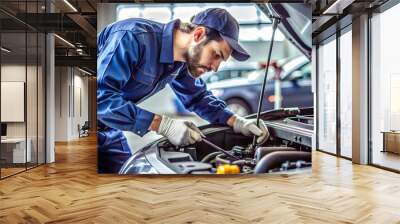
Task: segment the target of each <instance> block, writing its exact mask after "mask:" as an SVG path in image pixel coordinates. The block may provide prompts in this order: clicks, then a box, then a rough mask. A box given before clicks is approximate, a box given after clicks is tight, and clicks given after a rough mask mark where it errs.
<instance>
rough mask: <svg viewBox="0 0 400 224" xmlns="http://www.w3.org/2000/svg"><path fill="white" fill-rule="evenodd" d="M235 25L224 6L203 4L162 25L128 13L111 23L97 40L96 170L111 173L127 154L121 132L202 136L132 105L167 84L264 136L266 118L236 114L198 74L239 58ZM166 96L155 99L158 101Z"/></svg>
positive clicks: (219, 120)
mask: <svg viewBox="0 0 400 224" xmlns="http://www.w3.org/2000/svg"><path fill="white" fill-rule="evenodd" d="M238 36H239V24H238V22H237V21H236V20H235V19H234V18H233V17H232V15H231V14H229V13H228V12H227V11H226V10H224V9H219V8H211V9H206V10H204V11H202V12H200V13H198V14H197V15H195V16H194V17H192V20H191V22H190V23H184V22H181V21H180V20H173V21H171V22H169V23H167V24H162V23H158V22H154V21H150V20H145V19H137V18H134V19H126V20H122V21H119V22H116V23H113V24H110V25H108V26H107V27H106V28H105V29H104V30H103V31H102V32H101V33H100V34H99V36H98V38H97V48H98V54H97V73H98V76H97V84H98V86H97V106H98V107H97V118H98V127H99V128H98V134H97V137H98V171H99V173H116V172H118V171H119V169H120V167H121V166H122V165H123V163H124V162H125V161H126V160H127V159H128V158H129V157H130V156H131V149H130V148H129V146H128V142H127V139H126V137H125V136H124V134H123V132H122V131H131V132H134V133H135V134H137V135H139V136H141V137H142V136H143V135H145V134H146V133H147V132H149V131H155V132H157V133H158V134H161V135H163V136H165V137H166V138H168V140H169V141H170V142H171V143H172V144H174V145H188V144H193V143H195V142H197V141H201V136H200V133H198V132H197V131H196V130H194V129H192V128H190V127H189V126H188V125H186V124H185V123H184V122H185V121H183V120H177V119H173V118H170V117H167V116H162V115H158V114H154V113H152V112H150V111H147V110H145V109H142V108H140V107H138V106H136V104H138V103H140V102H142V101H144V100H145V99H147V98H148V97H150V96H151V95H153V94H155V93H156V92H158V91H160V90H161V89H163V88H164V87H165V85H166V84H169V85H170V86H171V88H172V90H173V91H174V92H175V94H176V95H177V96H178V98H179V99H180V101H181V102H182V103H183V105H184V106H185V108H187V109H188V110H190V111H194V112H195V113H196V114H197V115H199V116H200V117H201V118H203V119H205V120H207V121H209V122H210V123H214V124H224V125H229V126H231V127H233V130H234V131H235V132H236V133H242V134H243V135H246V136H250V135H256V136H258V137H257V142H258V143H259V144H261V143H263V142H265V141H266V140H267V138H268V137H269V133H268V129H267V127H266V126H265V124H264V123H263V122H260V125H259V127H257V126H256V122H255V120H254V119H246V118H243V117H239V116H237V115H235V114H233V113H232V112H231V111H230V110H229V109H228V108H227V107H226V104H225V103H224V102H223V101H222V100H219V99H218V98H216V97H215V96H214V95H213V94H212V93H211V92H210V91H208V90H207V88H206V84H205V83H204V81H203V80H202V79H199V78H198V77H199V76H200V75H202V74H203V73H205V72H208V71H211V70H213V71H217V70H218V67H219V65H220V63H221V62H222V61H226V60H227V59H228V58H229V56H230V55H232V57H233V58H235V59H236V60H238V61H244V60H247V59H248V58H249V57H250V56H249V54H248V53H247V52H246V51H245V50H244V49H243V48H242V47H241V46H240V45H239V43H238ZM162 103H163V102H160V106H162Z"/></svg>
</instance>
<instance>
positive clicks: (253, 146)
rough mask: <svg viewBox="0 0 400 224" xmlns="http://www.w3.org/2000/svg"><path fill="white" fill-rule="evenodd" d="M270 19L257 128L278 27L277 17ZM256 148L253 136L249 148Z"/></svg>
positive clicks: (255, 137)
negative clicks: (269, 38)
mask: <svg viewBox="0 0 400 224" xmlns="http://www.w3.org/2000/svg"><path fill="white" fill-rule="evenodd" d="M271 17H272V37H271V43H270V45H269V52H268V59H267V66H266V69H265V75H264V82H263V85H262V90H261V94H260V99H259V101H258V110H257V123H256V124H257V127H258V126H259V124H260V114H261V108H262V102H263V99H264V92H265V86H266V84H267V75H268V70H269V64H270V61H271V53H272V46H273V44H274V38H275V31H276V29H277V27H278V23H279V22H280V18H277V17H274V16H271ZM256 146H257V136H255V135H254V137H253V143H252V146H251V148H252V149H253V150H254V149H255V148H256Z"/></svg>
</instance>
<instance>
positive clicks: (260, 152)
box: [254, 146, 297, 162]
mask: <svg viewBox="0 0 400 224" xmlns="http://www.w3.org/2000/svg"><path fill="white" fill-rule="evenodd" d="M277 151H297V150H296V149H295V148H292V147H278V146H272V147H258V148H257V149H256V152H255V153H254V159H256V161H257V162H258V161H260V160H261V159H262V158H263V157H264V156H266V155H268V154H269V153H271V152H277Z"/></svg>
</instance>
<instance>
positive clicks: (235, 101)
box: [175, 56, 313, 116]
mask: <svg viewBox="0 0 400 224" xmlns="http://www.w3.org/2000/svg"><path fill="white" fill-rule="evenodd" d="M278 64H280V66H281V69H282V71H281V73H280V82H281V84H280V86H281V97H280V99H281V107H311V106H313V94H312V92H311V63H310V61H309V59H308V58H307V57H305V56H299V57H295V58H292V59H289V60H280V61H279V63H278ZM252 66H253V67H252V68H253V69H252V70H247V71H245V72H240V73H239V72H238V71H237V70H233V69H232V70H230V71H235V73H236V74H240V75H237V76H233V75H231V76H229V75H227V74H235V73H234V72H230V73H228V72H226V70H221V73H220V72H216V73H213V74H207V76H206V77H204V78H203V80H205V82H206V83H207V87H208V89H209V90H211V91H212V92H213V94H214V95H215V96H217V97H218V98H220V99H222V100H224V101H225V102H226V103H227V105H228V107H229V108H230V109H231V110H232V111H233V112H235V113H237V114H239V115H241V116H246V115H248V114H252V113H255V112H256V111H257V108H258V100H259V97H260V92H261V88H262V82H263V79H264V76H265V69H263V68H260V66H254V65H252ZM270 72H271V73H275V70H274V69H273V68H272V69H270ZM205 75H206V74H205ZM213 77H216V78H213ZM268 77H269V80H268V82H267V86H266V90H265V95H264V99H263V108H262V110H271V109H278V108H274V104H275V100H278V97H277V96H275V80H276V79H275V74H269V75H268ZM215 80H217V81H215ZM175 104H176V105H177V107H180V109H179V111H178V112H179V113H180V114H185V113H189V112H188V111H186V110H185V109H184V107H183V105H182V104H180V102H179V100H177V99H176V100H175Z"/></svg>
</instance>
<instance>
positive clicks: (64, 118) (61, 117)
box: [55, 67, 88, 141]
mask: <svg viewBox="0 0 400 224" xmlns="http://www.w3.org/2000/svg"><path fill="white" fill-rule="evenodd" d="M83 75H84V74H83V73H81V72H80V71H79V70H77V69H75V68H71V67H56V83H55V86H56V91H55V120H56V122H55V123H56V127H55V129H56V133H55V140H56V141H69V140H73V139H77V138H79V133H78V124H79V125H83V124H84V122H85V121H87V120H88V78H87V77H85V76H83ZM79 95H80V97H79ZM79 101H80V102H79ZM80 106H81V110H82V112H81V113H80V108H79V107H80Z"/></svg>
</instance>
